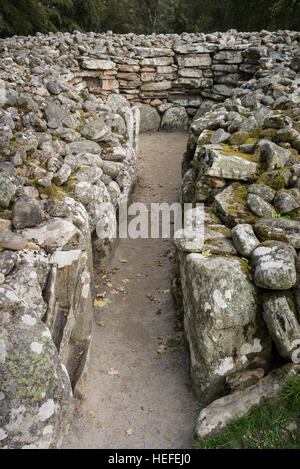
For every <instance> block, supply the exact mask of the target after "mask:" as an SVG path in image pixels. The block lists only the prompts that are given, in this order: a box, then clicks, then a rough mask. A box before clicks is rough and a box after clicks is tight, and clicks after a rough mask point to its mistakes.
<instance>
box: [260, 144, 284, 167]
mask: <svg viewBox="0 0 300 469" xmlns="http://www.w3.org/2000/svg"><path fill="white" fill-rule="evenodd" d="M257 145H258V150H259V152H260V158H261V160H262V161H263V162H266V164H267V169H268V171H272V170H273V169H276V168H283V167H284V166H285V165H286V164H287V162H288V161H289V159H290V157H291V152H290V151H289V150H286V149H285V148H282V147H280V146H278V145H276V143H274V142H270V141H269V140H260V141H259V142H258V144H257Z"/></svg>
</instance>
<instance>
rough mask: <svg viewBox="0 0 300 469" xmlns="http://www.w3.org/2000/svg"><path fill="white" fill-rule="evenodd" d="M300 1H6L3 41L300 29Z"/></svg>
mask: <svg viewBox="0 0 300 469" xmlns="http://www.w3.org/2000/svg"><path fill="white" fill-rule="evenodd" d="M299 26H300V0H260V1H257V0H221V1H220V0H0V36H2V37H5V36H9V35H13V34H20V35H28V34H34V33H35V32H37V31H40V32H42V33H46V32H48V31H73V30H74V29H79V30H82V31H95V32H100V31H107V30H112V31H113V32H115V33H127V32H134V33H137V34H142V33H143V34H151V33H153V32H157V33H167V32H170V33H171V32H178V33H181V32H183V31H186V32H213V31H227V30H228V29H231V28H234V29H237V30H239V31H254V30H261V29H278V28H281V29H299Z"/></svg>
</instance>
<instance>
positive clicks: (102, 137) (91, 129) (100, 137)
mask: <svg viewBox="0 0 300 469" xmlns="http://www.w3.org/2000/svg"><path fill="white" fill-rule="evenodd" d="M80 133H81V135H82V136H83V137H84V138H86V139H87V140H93V141H95V142H105V141H107V140H109V139H110V138H111V129H110V127H108V125H106V124H105V123H104V122H103V121H102V120H101V119H97V120H95V121H93V122H89V123H87V124H86V125H84V126H83V127H82V129H80Z"/></svg>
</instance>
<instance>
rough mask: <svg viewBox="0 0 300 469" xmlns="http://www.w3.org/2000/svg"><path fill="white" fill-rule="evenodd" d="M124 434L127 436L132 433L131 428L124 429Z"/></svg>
mask: <svg viewBox="0 0 300 469" xmlns="http://www.w3.org/2000/svg"><path fill="white" fill-rule="evenodd" d="M125 433H126V435H127V436H131V435H132V434H133V430H132V429H131V428H128V429H127V430H126V431H125Z"/></svg>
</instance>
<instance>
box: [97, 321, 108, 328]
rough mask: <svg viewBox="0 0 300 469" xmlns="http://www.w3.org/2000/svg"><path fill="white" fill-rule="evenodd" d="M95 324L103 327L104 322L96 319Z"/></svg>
mask: <svg viewBox="0 0 300 469" xmlns="http://www.w3.org/2000/svg"><path fill="white" fill-rule="evenodd" d="M96 324H97V326H100V327H105V326H106V323H105V322H104V321H96Z"/></svg>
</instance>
